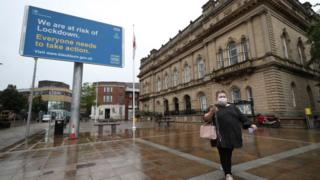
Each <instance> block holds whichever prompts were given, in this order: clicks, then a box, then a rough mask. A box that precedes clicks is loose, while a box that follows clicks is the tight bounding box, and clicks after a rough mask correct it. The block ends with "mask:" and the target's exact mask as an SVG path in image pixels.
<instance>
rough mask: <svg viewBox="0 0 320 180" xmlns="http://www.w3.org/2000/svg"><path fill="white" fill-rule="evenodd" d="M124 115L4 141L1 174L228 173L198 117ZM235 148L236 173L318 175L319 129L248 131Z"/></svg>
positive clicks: (159, 176) (3, 176)
mask: <svg viewBox="0 0 320 180" xmlns="http://www.w3.org/2000/svg"><path fill="white" fill-rule="evenodd" d="M137 127H138V128H137V129H136V130H135V131H132V129H131V124H130V123H126V122H123V123H121V125H120V126H119V127H117V132H116V133H112V132H111V129H110V127H104V131H103V134H98V128H97V127H95V126H93V124H92V123H90V122H87V123H81V127H80V132H81V133H80V137H79V138H78V139H76V140H69V139H68V137H66V136H58V137H53V135H52V134H53V129H52V130H50V131H48V130H47V131H42V132H40V133H38V134H35V135H33V136H31V137H30V138H29V140H28V141H27V142H26V141H20V142H17V143H15V144H14V145H12V146H10V147H9V148H3V149H2V150H1V152H0V179H1V180H2V179H3V180H6V179H8V180H15V179H45V180H50V179H55V180H56V179H58V180H59V179H92V180H96V179H108V180H109V179H110V180H111V179H128V180H135V179H137V180H140V179H156V180H157V179H159V180H160V179H161V180H163V179H168V180H169V179H170V180H171V179H199V180H200V179H201V180H202V179H223V177H224V176H223V173H222V171H221V170H220V164H219V157H218V152H217V150H216V149H215V148H212V147H210V145H209V142H208V141H207V140H205V139H201V138H199V127H200V125H199V124H183V123H172V124H171V125H170V127H166V126H165V125H162V126H160V127H159V125H158V124H156V123H150V122H144V123H138V124H137ZM243 139H244V147H243V148H241V149H237V150H235V151H234V153H233V158H232V161H233V167H232V169H233V174H234V177H235V179H320V173H318V171H319V169H320V131H319V130H305V129H267V128H266V129H264V128H261V129H259V130H258V131H257V132H255V134H254V135H251V134H248V133H247V131H243Z"/></svg>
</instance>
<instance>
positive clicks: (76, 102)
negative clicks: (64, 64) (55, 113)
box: [69, 62, 83, 138]
mask: <svg viewBox="0 0 320 180" xmlns="http://www.w3.org/2000/svg"><path fill="white" fill-rule="evenodd" d="M82 73H83V63H78V62H75V63H74V69H73V83H72V101H71V120H70V126H69V128H70V129H69V132H70V134H72V132H73V131H74V133H75V134H74V136H75V138H78V137H79V124H80V97H81V85H82ZM73 129H74V130H73ZM70 137H71V136H70Z"/></svg>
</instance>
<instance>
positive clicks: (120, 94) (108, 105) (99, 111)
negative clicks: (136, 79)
mask: <svg viewBox="0 0 320 180" xmlns="http://www.w3.org/2000/svg"><path fill="white" fill-rule="evenodd" d="M93 85H94V86H95V87H96V92H97V96H96V99H97V105H96V106H93V107H92V108H91V115H90V117H91V119H95V120H97V119H116V120H128V113H130V107H129V106H130V104H129V103H128V102H129V101H128V96H129V94H130V93H129V92H130V90H129V89H128V86H129V83H124V82H94V83H93ZM138 87H139V86H137V89H136V91H137V93H136V95H137V96H138V95H139V91H138ZM131 94H132V93H131ZM138 97H139V96H138ZM131 99H132V96H131Z"/></svg>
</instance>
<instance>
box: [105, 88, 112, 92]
mask: <svg viewBox="0 0 320 180" xmlns="http://www.w3.org/2000/svg"><path fill="white" fill-rule="evenodd" d="M103 91H104V92H107V93H111V92H112V87H104V88H103Z"/></svg>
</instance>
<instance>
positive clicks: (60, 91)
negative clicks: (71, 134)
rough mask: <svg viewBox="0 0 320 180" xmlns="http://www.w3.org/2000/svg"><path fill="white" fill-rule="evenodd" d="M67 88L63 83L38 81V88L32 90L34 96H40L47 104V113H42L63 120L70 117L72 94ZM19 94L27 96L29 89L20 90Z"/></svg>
mask: <svg viewBox="0 0 320 180" xmlns="http://www.w3.org/2000/svg"><path fill="white" fill-rule="evenodd" d="M69 88H70V86H69V85H68V84H65V83H63V82H58V81H47V80H44V81H39V83H38V87H37V88H35V89H34V96H41V98H42V100H43V101H45V102H46V103H47V106H48V112H44V113H47V114H51V115H52V116H54V117H56V118H60V119H61V118H62V119H63V118H67V117H70V111H71V99H72V92H71V90H70V89H69ZM19 92H22V93H24V94H25V95H29V94H30V89H20V90H19ZM27 97H28V96H27Z"/></svg>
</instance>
